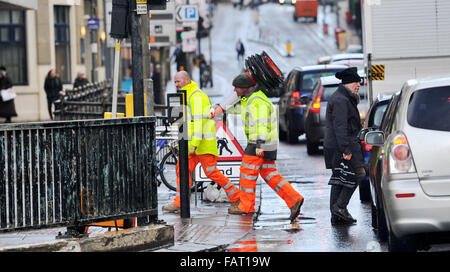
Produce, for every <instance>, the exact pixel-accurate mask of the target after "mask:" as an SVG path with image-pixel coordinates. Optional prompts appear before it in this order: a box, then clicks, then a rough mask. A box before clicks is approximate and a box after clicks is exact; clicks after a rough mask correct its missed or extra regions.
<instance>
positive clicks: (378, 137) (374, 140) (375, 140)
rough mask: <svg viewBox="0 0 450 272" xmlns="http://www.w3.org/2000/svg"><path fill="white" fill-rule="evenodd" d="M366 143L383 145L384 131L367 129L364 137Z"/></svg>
mask: <svg viewBox="0 0 450 272" xmlns="http://www.w3.org/2000/svg"><path fill="white" fill-rule="evenodd" d="M364 141H365V142H366V144H369V145H374V146H383V145H384V133H383V132H382V131H369V132H367V133H366V136H365V137H364Z"/></svg>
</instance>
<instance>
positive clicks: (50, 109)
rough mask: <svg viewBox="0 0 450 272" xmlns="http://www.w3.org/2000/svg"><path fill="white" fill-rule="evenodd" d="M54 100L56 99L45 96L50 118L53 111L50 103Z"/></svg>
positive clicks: (52, 117)
mask: <svg viewBox="0 0 450 272" xmlns="http://www.w3.org/2000/svg"><path fill="white" fill-rule="evenodd" d="M55 101H56V99H53V98H48V97H47V107H48V114H49V115H50V119H52V120H53V119H54V116H53V112H52V105H53V103H54V102H55Z"/></svg>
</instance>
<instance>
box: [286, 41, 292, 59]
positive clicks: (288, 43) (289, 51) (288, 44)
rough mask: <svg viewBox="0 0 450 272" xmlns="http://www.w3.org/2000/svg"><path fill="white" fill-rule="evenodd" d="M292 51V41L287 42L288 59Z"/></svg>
mask: <svg viewBox="0 0 450 272" xmlns="http://www.w3.org/2000/svg"><path fill="white" fill-rule="evenodd" d="M291 50H292V44H291V42H290V41H287V43H286V52H287V55H288V57H289V56H291Z"/></svg>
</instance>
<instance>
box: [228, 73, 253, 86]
mask: <svg viewBox="0 0 450 272" xmlns="http://www.w3.org/2000/svg"><path fill="white" fill-rule="evenodd" d="M232 84H233V86H234V87H237V88H250V87H252V86H253V85H255V84H253V82H252V80H251V79H250V78H249V77H248V75H246V74H240V75H238V76H237V77H235V78H234V79H233V83H232Z"/></svg>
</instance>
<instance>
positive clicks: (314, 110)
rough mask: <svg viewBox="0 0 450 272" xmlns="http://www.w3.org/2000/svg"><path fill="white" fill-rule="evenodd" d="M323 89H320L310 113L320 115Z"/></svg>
mask: <svg viewBox="0 0 450 272" xmlns="http://www.w3.org/2000/svg"><path fill="white" fill-rule="evenodd" d="M322 91H323V87H320V90H319V93H318V94H317V98H316V100H314V102H313V103H312V105H311V108H310V109H309V112H311V113H319V112H320V100H321V99H320V98H321V97H322Z"/></svg>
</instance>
